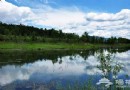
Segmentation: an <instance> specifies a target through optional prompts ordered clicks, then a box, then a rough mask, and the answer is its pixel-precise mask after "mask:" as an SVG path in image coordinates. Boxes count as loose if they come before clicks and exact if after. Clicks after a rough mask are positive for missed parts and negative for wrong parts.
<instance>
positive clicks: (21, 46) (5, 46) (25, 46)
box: [0, 42, 130, 50]
mask: <svg viewBox="0 0 130 90" xmlns="http://www.w3.org/2000/svg"><path fill="white" fill-rule="evenodd" d="M110 46H111V45H104V44H88V43H84V44H83V43H82V44H76V43H75V44H68V43H14V42H0V50H58V49H68V50H77V49H95V48H101V47H110ZM112 47H130V44H128V45H125V44H122V45H112Z"/></svg>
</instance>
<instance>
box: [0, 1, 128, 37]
mask: <svg viewBox="0 0 130 90" xmlns="http://www.w3.org/2000/svg"><path fill="white" fill-rule="evenodd" d="M0 21H2V22H5V23H13V24H20V23H22V24H25V25H31V26H36V27H39V28H56V29H62V30H63V31H64V32H74V33H77V34H79V35H82V34H83V33H84V32H88V33H89V35H95V36H103V37H111V36H115V37H125V38H130V0H2V1H1V2H0Z"/></svg>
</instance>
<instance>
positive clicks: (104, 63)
mask: <svg viewBox="0 0 130 90" xmlns="http://www.w3.org/2000/svg"><path fill="white" fill-rule="evenodd" d="M97 59H98V61H99V62H100V65H98V66H97V68H99V69H100V70H101V71H102V77H103V78H101V79H100V80H99V82H98V83H97V85H99V86H100V87H99V88H100V90H104V89H105V90H106V89H107V88H108V87H109V86H110V87H109V88H108V89H112V90H118V89H122V88H126V85H125V83H124V81H123V79H119V80H118V74H119V73H120V71H121V70H122V69H123V64H122V63H120V62H117V60H114V54H111V53H107V54H106V53H103V52H100V53H99V54H98V56H97ZM102 80H103V82H100V81H102ZM108 81H111V82H112V83H111V82H108ZM127 81H128V80H127ZM109 83H110V84H109ZM127 88H128V87H127Z"/></svg>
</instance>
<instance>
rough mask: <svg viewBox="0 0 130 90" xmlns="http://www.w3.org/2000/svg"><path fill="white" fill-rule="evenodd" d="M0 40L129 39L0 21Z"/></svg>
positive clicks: (125, 41)
mask: <svg viewBox="0 0 130 90" xmlns="http://www.w3.org/2000/svg"><path fill="white" fill-rule="evenodd" d="M0 41H1V42H2V41H5V42H6V41H7V42H51V43H58V42H64V43H92V44H97V43H98V44H128V43H130V40H129V39H126V38H122V37H119V38H117V37H111V38H104V37H99V36H90V35H88V33H87V32H84V34H83V35H82V36H79V35H77V34H75V33H65V32H62V30H56V29H54V28H52V29H46V28H44V29H43V28H37V27H34V26H26V25H23V24H20V25H15V24H6V23H2V22H0Z"/></svg>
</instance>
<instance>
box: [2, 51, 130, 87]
mask: <svg viewBox="0 0 130 90" xmlns="http://www.w3.org/2000/svg"><path fill="white" fill-rule="evenodd" d="M118 51H119V52H118ZM54 52H55V53H54ZM110 52H112V55H113V54H114V60H113V61H109V60H107V61H105V62H102V61H99V60H100V59H97V56H98V55H99V54H101V53H105V54H107V53H110ZM7 53H8V54H7ZM0 56H1V58H0V65H1V68H0V88H3V87H9V86H12V85H15V86H13V87H16V86H18V85H17V84H18V83H20V85H22V84H23V83H27V82H31V85H33V83H37V84H39V83H40V84H39V85H40V86H41V85H43V86H44V88H45V87H47V86H46V85H50V84H51V83H52V82H56V81H57V80H63V81H64V80H75V79H78V80H79V79H80V81H82V80H87V79H85V78H87V77H89V76H92V77H94V78H96V79H95V80H96V81H95V82H94V84H96V82H98V81H99V80H100V79H101V78H102V76H105V77H107V78H108V79H109V80H112V78H113V77H112V75H113V76H114V74H115V77H117V78H121V79H124V80H125V78H126V76H127V79H129V76H130V71H129V68H130V50H120V49H116V50H112V49H107V50H106V49H102V50H101V49H100V50H86V51H81V50H78V51H48V52H47V51H46V52H43V51H40V52H39V53H38V52H31V53H30V52H29V53H28V52H21V53H17V52H14V53H9V52H1V54H0ZM7 56H8V57H7ZM108 58H109V56H108ZM116 62H118V63H116ZM119 63H121V64H122V65H123V66H124V67H123V68H122V69H120V70H117V71H116V70H115V72H113V70H114V69H116V68H117V67H115V66H116V65H117V66H118V64H119ZM119 65H120V64H119ZM97 66H98V67H97ZM106 72H110V73H106ZM81 79H82V80H81ZM41 83H42V84H41ZM26 85H27V84H25V85H23V87H25V86H26ZM33 86H34V85H33Z"/></svg>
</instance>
